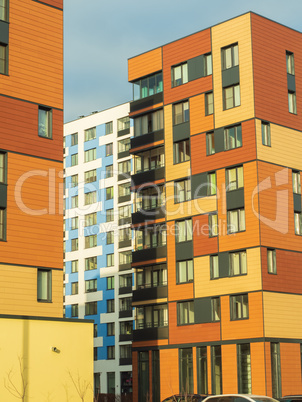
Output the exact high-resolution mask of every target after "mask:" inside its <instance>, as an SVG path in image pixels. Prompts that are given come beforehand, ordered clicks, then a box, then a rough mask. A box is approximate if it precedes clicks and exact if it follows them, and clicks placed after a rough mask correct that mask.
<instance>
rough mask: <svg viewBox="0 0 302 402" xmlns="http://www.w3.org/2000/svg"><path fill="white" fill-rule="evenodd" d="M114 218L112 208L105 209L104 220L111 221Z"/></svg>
mask: <svg viewBox="0 0 302 402" xmlns="http://www.w3.org/2000/svg"><path fill="white" fill-rule="evenodd" d="M113 220H114V210H113V208H110V209H106V222H112V221H113Z"/></svg>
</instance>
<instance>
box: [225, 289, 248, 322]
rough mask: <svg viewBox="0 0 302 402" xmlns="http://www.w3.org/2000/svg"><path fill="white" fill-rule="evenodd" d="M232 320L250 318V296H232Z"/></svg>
mask: <svg viewBox="0 0 302 402" xmlns="http://www.w3.org/2000/svg"><path fill="white" fill-rule="evenodd" d="M230 304H231V306H230V309H231V320H241V319H245V318H249V317H248V316H249V304H248V294H247V293H245V294H242V295H235V296H230Z"/></svg>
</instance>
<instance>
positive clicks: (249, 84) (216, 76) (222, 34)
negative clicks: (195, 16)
mask: <svg viewBox="0 0 302 402" xmlns="http://www.w3.org/2000/svg"><path fill="white" fill-rule="evenodd" d="M211 34H212V58H213V85H214V101H215V115H214V119H215V120H214V122H215V127H216V128H217V127H222V126H225V125H228V124H232V123H234V122H237V121H243V120H246V119H249V118H251V117H253V116H254V85H253V64H252V62H251V61H252V41H251V17H250V13H247V14H244V15H242V16H240V17H237V18H234V19H232V20H231V21H226V22H224V23H222V24H219V25H216V26H214V27H213V28H212V29H211ZM236 42H238V49H239V77H240V99H241V104H240V106H238V107H235V108H232V109H229V110H223V98H222V77H221V48H222V47H224V46H228V45H231V44H233V43H236Z"/></svg>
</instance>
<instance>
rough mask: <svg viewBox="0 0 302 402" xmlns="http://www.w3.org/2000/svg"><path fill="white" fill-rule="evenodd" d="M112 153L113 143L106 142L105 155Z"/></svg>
mask: <svg viewBox="0 0 302 402" xmlns="http://www.w3.org/2000/svg"><path fill="white" fill-rule="evenodd" d="M110 155H113V143H112V142H110V143H109V144H106V156H110Z"/></svg>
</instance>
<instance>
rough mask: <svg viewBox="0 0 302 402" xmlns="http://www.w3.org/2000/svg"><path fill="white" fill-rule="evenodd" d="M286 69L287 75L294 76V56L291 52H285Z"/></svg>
mask: <svg viewBox="0 0 302 402" xmlns="http://www.w3.org/2000/svg"><path fill="white" fill-rule="evenodd" d="M286 69H287V74H291V75H295V63H294V54H293V53H292V52H286Z"/></svg>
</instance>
